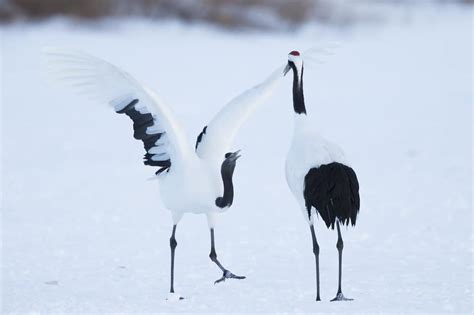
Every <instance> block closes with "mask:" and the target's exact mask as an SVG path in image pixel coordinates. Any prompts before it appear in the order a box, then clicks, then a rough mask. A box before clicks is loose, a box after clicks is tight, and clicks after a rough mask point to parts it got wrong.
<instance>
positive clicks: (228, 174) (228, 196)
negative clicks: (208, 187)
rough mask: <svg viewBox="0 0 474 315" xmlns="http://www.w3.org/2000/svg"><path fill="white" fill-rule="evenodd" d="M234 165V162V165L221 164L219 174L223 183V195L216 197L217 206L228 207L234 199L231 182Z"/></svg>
mask: <svg viewBox="0 0 474 315" xmlns="http://www.w3.org/2000/svg"><path fill="white" fill-rule="evenodd" d="M234 167H235V164H234V166H228V165H226V163H224V164H222V167H221V175H222V182H223V183H224V195H223V196H222V197H218V198H217V199H216V206H218V207H219V208H226V207H230V206H231V205H232V202H233V201H234V184H233V183H232V175H233V174H234Z"/></svg>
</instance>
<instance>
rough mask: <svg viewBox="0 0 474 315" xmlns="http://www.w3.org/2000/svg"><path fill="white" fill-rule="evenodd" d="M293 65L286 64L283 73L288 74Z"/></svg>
mask: <svg viewBox="0 0 474 315" xmlns="http://www.w3.org/2000/svg"><path fill="white" fill-rule="evenodd" d="M290 69H291V67H290V65H289V64H286V67H285V69H284V70H283V75H286V74H287V73H288V71H290Z"/></svg>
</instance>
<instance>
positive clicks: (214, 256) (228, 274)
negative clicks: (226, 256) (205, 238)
mask: <svg viewBox="0 0 474 315" xmlns="http://www.w3.org/2000/svg"><path fill="white" fill-rule="evenodd" d="M209 258H211V260H212V261H213V262H215V263H216V265H217V266H218V267H219V268H220V269H221V270H222V272H223V275H222V278H220V279H217V280H216V281H214V284H216V283H219V282H222V281H225V279H239V280H240V279H245V276H236V275H234V274H233V273H232V272H230V271H229V270H227V269H225V268H224V266H222V265H221V263H220V262H219V260H217V253H216V248H215V245H214V229H213V228H211V253H210V254H209Z"/></svg>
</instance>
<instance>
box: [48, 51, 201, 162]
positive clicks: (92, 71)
mask: <svg viewBox="0 0 474 315" xmlns="http://www.w3.org/2000/svg"><path fill="white" fill-rule="evenodd" d="M43 61H44V66H45V69H44V70H45V71H46V74H48V75H49V76H50V77H51V78H53V79H55V81H58V82H59V83H63V84H65V85H69V86H72V87H74V88H75V89H76V91H78V92H80V93H81V94H84V95H86V96H91V97H93V98H95V99H98V100H99V101H102V102H107V103H109V104H110V105H111V106H114V108H115V110H120V109H121V108H120V107H124V106H126V105H127V104H128V103H127V102H128V101H129V100H133V99H139V103H138V104H137V106H136V107H137V108H136V109H137V110H138V111H140V108H142V109H144V111H145V112H149V113H151V114H152V115H153V116H154V117H155V116H156V117H157V120H158V121H159V126H152V127H150V128H154V130H152V131H157V130H161V131H164V132H165V133H166V141H165V143H166V147H165V148H166V152H162V151H160V153H161V154H163V153H166V154H168V155H169V156H170V159H171V161H172V163H180V162H181V161H183V160H184V159H185V158H186V156H187V155H188V154H191V153H192V151H191V147H190V145H189V143H188V142H187V140H186V137H185V135H184V132H183V129H182V128H181V127H180V125H179V124H178V122H177V121H176V119H175V118H174V116H173V114H172V112H171V110H170V108H169V107H167V106H166V105H165V103H164V102H163V101H162V100H160V98H159V97H158V96H157V95H156V94H155V93H154V92H152V91H151V90H149V89H148V88H146V87H145V86H143V85H142V84H140V83H139V82H138V81H137V80H135V79H134V78H133V77H132V76H131V75H129V74H128V73H127V72H125V71H123V70H121V69H119V68H118V67H116V66H114V65H112V64H110V63H108V62H107V61H104V60H102V59H99V58H96V57H93V56H90V55H88V54H85V53H82V52H79V51H74V50H65V49H57V48H47V49H43ZM163 140H164V138H163V139H161V142H162V144H164V141H163Z"/></svg>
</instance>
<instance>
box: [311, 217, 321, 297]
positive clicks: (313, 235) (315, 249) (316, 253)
mask: <svg viewBox="0 0 474 315" xmlns="http://www.w3.org/2000/svg"><path fill="white" fill-rule="evenodd" d="M310 229H311V238H312V240H313V254H314V259H315V261H316V301H321V298H320V297H319V245H318V240H317V239H316V233H314V226H313V225H310Z"/></svg>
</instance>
